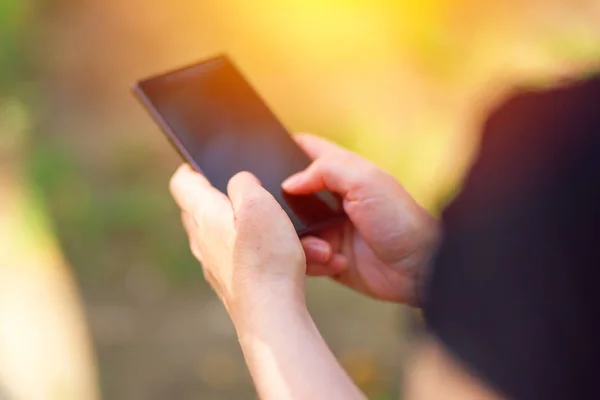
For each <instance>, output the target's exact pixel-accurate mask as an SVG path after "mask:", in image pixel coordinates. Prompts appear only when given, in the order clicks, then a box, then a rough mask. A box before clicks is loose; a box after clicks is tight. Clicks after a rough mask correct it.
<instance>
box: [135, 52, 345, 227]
mask: <svg viewBox="0 0 600 400" xmlns="http://www.w3.org/2000/svg"><path fill="white" fill-rule="evenodd" d="M134 91H135V93H136V94H137V96H138V97H139V99H140V100H141V102H142V103H143V104H144V105H145V106H146V108H147V109H148V110H149V112H150V114H151V115H152V116H153V117H154V119H155V120H156V122H157V123H158V124H159V125H160V127H161V128H162V130H163V131H164V132H165V134H166V135H167V137H168V138H169V139H170V141H171V143H172V144H173V145H174V146H175V148H176V149H177V150H178V151H179V153H180V154H181V156H182V157H183V158H184V160H185V161H186V162H188V163H189V164H190V165H191V166H192V167H193V168H194V169H196V170H197V171H199V172H202V173H203V174H204V175H205V176H206V177H207V178H208V180H209V181H210V182H211V183H212V184H213V185H214V186H215V187H216V188H217V189H219V190H221V191H222V192H223V193H227V183H228V182H229V179H230V178H231V177H232V176H233V175H235V174H236V173H238V172H240V171H248V172H251V173H253V174H254V175H255V176H256V177H257V178H258V179H260V181H261V182H262V185H263V187H264V188H265V189H266V190H268V191H269V192H270V193H271V194H272V195H273V196H274V197H275V199H277V201H278V202H279V204H281V206H282V207H283V209H284V210H285V211H286V212H287V214H288V216H289V217H290V219H291V220H292V223H293V224H294V227H295V228H296V232H298V234H299V235H300V236H303V235H306V234H309V233H315V232H317V231H319V230H322V229H325V228H327V227H330V226H332V225H334V224H337V223H340V222H341V221H343V220H344V219H345V213H344V211H343V207H342V202H341V200H340V198H339V197H338V196H337V195H335V194H333V193H331V192H329V191H322V192H319V193H316V194H313V195H307V196H292V195H289V194H287V193H285V192H283V190H282V189H281V183H282V182H283V180H284V179H286V178H287V177H288V176H290V175H292V174H293V173H296V172H299V171H301V170H303V169H305V168H306V167H308V166H309V164H310V162H311V160H310V159H309V157H308V156H307V155H306V154H305V153H304V152H303V151H302V149H301V148H300V147H299V146H298V145H297V144H296V142H295V141H294V140H293V138H292V137H291V135H290V134H289V132H288V131H287V130H286V128H285V127H284V126H283V124H282V123H281V122H280V121H279V120H278V119H277V117H276V116H275V115H274V114H273V112H271V110H270V109H269V107H267V105H266V104H265V103H264V102H263V101H262V99H261V98H260V96H259V95H258V94H257V92H256V91H255V90H254V89H253V88H252V86H251V85H250V84H249V83H248V82H247V81H246V79H244V77H243V76H242V74H241V73H240V72H239V71H238V69H237V68H236V67H235V66H234V64H233V63H232V62H231V60H230V59H229V58H228V57H226V56H218V57H215V58H212V59H209V60H207V61H204V62H201V63H198V64H195V65H191V66H187V67H184V68H181V69H178V70H175V71H172V72H168V73H165V74H161V75H157V76H154V77H150V78H147V79H144V80H141V81H139V82H138V83H137V84H136V85H135V89H134Z"/></svg>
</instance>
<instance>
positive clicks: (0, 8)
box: [0, 0, 28, 90]
mask: <svg viewBox="0 0 600 400" xmlns="http://www.w3.org/2000/svg"><path fill="white" fill-rule="evenodd" d="M27 5H28V3H27V1H26V0H0V90H7V89H9V88H11V87H12V86H13V84H14V82H15V80H16V78H17V76H18V75H19V74H20V72H21V71H22V69H23V46H22V44H23V43H22V39H23V35H24V34H25V32H24V30H25V29H24V28H25V24H24V22H25V20H26V16H27V12H26V11H27Z"/></svg>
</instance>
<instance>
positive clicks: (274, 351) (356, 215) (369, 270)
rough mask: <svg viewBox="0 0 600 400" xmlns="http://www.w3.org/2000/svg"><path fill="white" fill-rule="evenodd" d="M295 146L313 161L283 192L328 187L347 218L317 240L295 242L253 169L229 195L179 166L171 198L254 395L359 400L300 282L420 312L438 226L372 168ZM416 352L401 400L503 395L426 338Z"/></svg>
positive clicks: (305, 140) (322, 146) (329, 150)
mask: <svg viewBox="0 0 600 400" xmlns="http://www.w3.org/2000/svg"><path fill="white" fill-rule="evenodd" d="M296 140H297V142H298V144H299V145H300V147H302V148H303V149H304V150H305V151H306V153H307V154H309V156H310V157H312V158H313V160H314V162H313V163H312V164H311V165H310V167H309V168H307V169H306V170H305V171H302V172H300V173H298V174H296V175H294V176H292V177H290V178H289V179H288V180H287V181H286V182H284V184H283V189H284V190H286V191H287V192H288V193H290V194H309V193H314V192H317V191H319V190H322V189H329V190H331V191H333V192H336V193H338V194H339V195H340V196H341V197H342V198H343V201H344V209H345V211H346V213H347V214H348V217H349V219H348V222H347V223H345V224H344V225H343V226H340V227H337V228H335V229H331V230H329V231H327V232H324V233H323V234H322V235H321V236H320V237H307V238H304V239H303V240H302V242H301V241H300V239H299V238H298V236H297V234H296V232H295V230H294V227H293V225H292V223H291V221H290V220H289V218H288V217H287V215H286V214H285V212H284V211H283V209H282V208H281V206H280V205H279V204H278V203H277V201H276V200H275V199H274V198H273V196H271V194H270V193H268V192H267V191H266V190H265V189H263V188H262V186H261V185H260V182H259V181H258V180H257V179H256V178H255V177H254V176H253V175H251V174H250V173H248V172H241V173H239V174H237V175H235V176H234V177H233V178H232V179H231V181H230V182H229V185H228V188H227V195H225V194H223V193H221V192H220V191H218V190H217V189H215V188H214V187H212V186H211V185H210V183H209V182H208V181H207V180H206V178H205V177H204V176H202V175H201V174H199V173H196V172H194V171H193V170H192V169H191V168H190V167H189V166H187V165H183V166H181V167H180V168H179V169H178V171H177V172H176V173H175V175H174V176H173V178H172V180H171V192H172V194H173V197H174V198H175V200H176V202H177V204H178V205H179V206H180V208H181V211H182V220H183V224H184V226H185V229H186V231H187V233H188V235H189V238H190V247H191V249H192V252H193V254H194V255H195V256H196V258H197V259H198V260H199V261H200V262H201V264H202V268H203V271H204V275H205V277H206V279H207V281H208V282H209V283H210V284H211V285H212V287H213V289H214V290H215V292H216V293H217V295H218V296H219V298H220V299H221V301H222V302H223V304H224V305H225V308H226V309H227V311H228V313H229V315H230V316H231V319H232V321H233V323H234V326H235V328H236V331H237V334H238V337H239V340H240V344H241V346H242V350H243V352H244V356H245V358H246V362H247V364H248V368H249V370H250V372H251V374H252V377H253V380H254V383H255V385H256V388H257V391H258V393H259V395H260V398H261V399H277V400H287V399H334V398H335V399H364V398H365V397H364V395H363V394H362V393H361V392H360V390H359V389H358V388H357V387H356V386H355V384H354V383H353V382H352V380H351V379H349V377H348V376H347V375H346V373H345V372H344V370H343V369H342V368H341V366H340V365H339V363H338V362H337V360H336V359H335V357H334V356H333V354H332V352H331V351H330V350H329V348H328V347H327V345H326V343H325V341H324V340H323V338H322V336H321V334H320V333H319V331H318V329H317V327H316V326H315V324H314V322H313V320H312V318H311V316H310V314H309V313H308V311H307V309H306V301H305V294H304V289H305V287H304V286H305V279H306V278H305V277H306V275H307V274H308V275H313V276H328V277H331V278H333V279H335V280H336V281H338V282H340V283H342V284H344V285H346V286H348V287H350V288H352V289H354V290H357V291H359V292H360V293H363V294H365V295H367V296H370V297H373V298H376V299H380V300H386V301H393V302H398V303H406V304H410V305H417V304H418V292H419V290H418V287H419V277H420V276H421V275H422V273H423V270H424V268H425V266H426V265H427V263H428V261H429V259H430V257H431V254H432V252H433V250H434V248H435V246H436V243H437V241H438V237H439V229H438V224H437V222H436V221H435V219H434V218H432V217H431V216H430V215H429V214H428V213H427V212H426V211H425V210H424V209H423V208H422V207H420V206H419V205H418V204H417V203H416V202H415V201H414V200H413V199H412V198H411V197H410V195H409V194H408V193H407V192H406V191H405V190H404V189H403V188H402V186H401V185H400V184H399V183H398V182H396V181H395V180H394V179H393V178H392V177H391V176H389V175H388V174H386V173H385V172H383V171H382V170H380V169H379V168H377V167H376V166H375V165H374V164H372V163H370V162H368V161H366V160H364V159H362V158H360V157H359V156H358V155H356V154H353V153H351V152H349V151H347V150H345V149H342V148H341V147H339V146H336V145H334V144H332V143H331V142H328V141H326V140H324V139H321V138H318V137H315V136H310V135H299V136H297V137H296ZM275 244H276V245H275ZM414 357H415V360H414V366H415V367H414V368H413V369H412V370H413V373H411V374H409V375H408V377H407V385H406V387H407V393H406V394H407V397H406V398H407V399H414V400H424V399H434V398H435V399H443V398H448V399H454V398H465V399H468V398H477V399H482V400H486V399H490V400H492V399H498V397H494V395H493V394H492V392H491V391H489V390H488V389H486V388H485V387H484V385H482V384H481V383H479V382H478V381H477V380H475V379H474V378H471V375H470V374H468V373H466V372H464V371H463V369H462V367H461V366H459V365H458V364H457V363H455V362H453V360H452V358H451V357H449V356H448V355H447V354H446V353H445V351H444V350H443V348H442V347H441V346H439V345H438V344H437V343H436V342H435V340H433V339H427V340H425V341H424V342H423V344H422V345H421V346H419V349H418V350H417V352H416V353H415V356H414ZM432 380H434V381H435V382H436V385H433V386H432V384H431V383H432ZM436 388H437V389H436Z"/></svg>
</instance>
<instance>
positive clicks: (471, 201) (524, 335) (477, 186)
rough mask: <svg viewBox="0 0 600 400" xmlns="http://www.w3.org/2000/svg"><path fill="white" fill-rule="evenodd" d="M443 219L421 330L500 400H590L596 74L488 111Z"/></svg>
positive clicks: (595, 285)
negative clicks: (468, 168)
mask: <svg viewBox="0 0 600 400" xmlns="http://www.w3.org/2000/svg"><path fill="white" fill-rule="evenodd" d="M443 227H444V241H443V243H442V245H441V247H440V249H439V251H438V253H437V256H436V258H435V260H434V263H433V269H432V273H431V276H430V278H429V281H428V284H427V287H426V290H425V294H424V298H425V304H424V315H425V319H426V321H427V325H428V329H429V330H430V331H431V333H432V334H433V335H434V336H435V337H437V338H438V339H439V341H440V342H441V343H442V344H443V345H444V346H445V347H446V348H447V350H448V351H449V352H450V353H451V354H452V355H454V357H455V358H457V359H458V360H459V361H460V362H462V364H463V365H464V366H465V367H466V368H467V369H468V370H469V371H470V372H471V373H473V374H475V375H476V376H478V377H479V378H481V379H482V380H483V381H484V382H486V383H487V384H488V385H489V386H491V387H492V388H494V389H495V390H496V391H497V392H498V393H499V394H501V395H503V396H504V397H506V398H508V399H515V400H567V399H569V400H574V399H600V77H595V78H594V77H592V78H590V79H588V80H586V81H579V82H577V83H575V84H573V85H571V86H569V87H562V88H555V89H551V90H548V91H545V92H523V93H521V94H519V95H517V96H515V97H513V98H511V99H510V100H509V101H508V102H506V103H505V104H504V105H503V106H502V107H501V108H500V109H498V110H497V111H496V112H494V113H493V114H492V115H491V117H490V118H489V119H488V121H487V123H486V124H485V127H484V136H483V140H482V144H481V150H480V154H479V157H478V159H477V161H476V162H475V164H474V165H473V167H472V169H471V171H470V173H469V175H468V177H467V179H466V181H465V185H464V189H463V191H462V192H461V193H460V194H459V195H458V197H457V198H456V199H455V201H454V202H453V203H452V204H451V205H450V206H449V207H448V208H447V209H446V211H445V212H444V214H443Z"/></svg>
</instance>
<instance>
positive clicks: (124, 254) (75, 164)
mask: <svg viewBox="0 0 600 400" xmlns="http://www.w3.org/2000/svg"><path fill="white" fill-rule="evenodd" d="M138 147H139V146H138ZM114 153H115V156H114V157H113V158H111V160H110V162H107V170H102V171H94V170H90V169H89V168H88V169H86V167H85V166H84V165H82V163H81V162H79V161H78V160H77V159H76V158H75V157H74V156H73V154H74V152H73V151H72V150H71V149H69V148H68V146H59V145H58V144H57V143H55V142H54V143H51V142H49V141H47V142H44V141H39V142H38V143H36V146H35V148H34V149H33V150H32V154H31V157H30V159H29V165H28V166H29V178H30V182H31V184H32V185H34V186H35V189H36V190H38V191H40V192H41V193H43V194H44V197H45V199H46V200H47V203H48V209H49V210H50V212H51V214H52V216H53V218H54V220H55V221H56V224H55V228H56V231H57V233H58V236H59V240H60V242H61V245H62V248H63V250H64V251H65V254H66V256H67V258H68V259H69V261H70V263H71V265H72V266H73V268H74V270H75V272H76V273H77V274H78V275H79V276H80V278H81V281H82V282H83V283H85V282H94V283H95V284H97V285H98V286H104V285H113V286H118V285H119V283H118V282H122V281H123V278H124V277H125V275H126V274H127V271H128V268H129V267H131V266H142V267H143V268H157V269H158V270H159V271H160V272H161V274H162V276H164V277H165V279H167V280H168V281H169V282H171V283H172V284H176V285H179V286H181V285H183V286H185V284H186V283H192V284H193V283H194V282H200V281H201V279H202V272H201V268H200V266H199V265H198V263H197V261H195V260H194V258H193V257H192V256H191V254H190V251H189V248H188V242H187V239H186V238H185V235H184V233H183V230H182V228H181V226H180V223H179V212H178V210H177V208H176V207H175V205H174V203H173V201H172V200H171V198H170V196H169V194H168V190H166V188H167V182H168V176H169V174H170V172H171V171H170V170H168V171H167V170H165V169H164V168H160V167H155V168H153V167H152V160H153V159H154V158H153V155H152V154H151V153H147V152H146V153H145V152H144V151H143V150H133V149H132V148H130V146H128V145H122V146H121V147H119V148H118V149H115V151H114ZM126 154H128V155H129V156H126ZM163 166H164V164H163ZM153 169H156V171H154V170H153Z"/></svg>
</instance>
